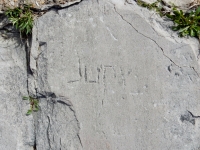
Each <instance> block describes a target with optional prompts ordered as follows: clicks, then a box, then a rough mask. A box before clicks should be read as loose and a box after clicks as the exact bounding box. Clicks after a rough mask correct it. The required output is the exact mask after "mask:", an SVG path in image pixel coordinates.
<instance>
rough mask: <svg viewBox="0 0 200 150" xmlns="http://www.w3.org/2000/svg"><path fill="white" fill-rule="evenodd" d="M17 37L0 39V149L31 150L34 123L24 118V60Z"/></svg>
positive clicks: (25, 83) (25, 91)
mask: <svg viewBox="0 0 200 150" xmlns="http://www.w3.org/2000/svg"><path fill="white" fill-rule="evenodd" d="M25 56H26V55H25V50H24V46H23V44H20V39H19V35H12V38H11V39H5V38H3V37H0V101H1V104H0V114H1V115H0V116H1V117H0V149H1V150H32V149H33V145H34V139H35V137H34V122H33V117H32V116H26V112H27V110H28V109H29V107H30V105H29V102H28V101H23V100H22V97H23V96H27V95H28V93H27V71H26V57H25Z"/></svg>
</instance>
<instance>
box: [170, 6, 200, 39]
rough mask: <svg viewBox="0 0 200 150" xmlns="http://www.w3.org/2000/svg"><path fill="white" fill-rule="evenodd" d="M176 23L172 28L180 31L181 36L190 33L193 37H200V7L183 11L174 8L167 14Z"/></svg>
mask: <svg viewBox="0 0 200 150" xmlns="http://www.w3.org/2000/svg"><path fill="white" fill-rule="evenodd" d="M166 16H167V17H168V18H170V19H171V20H172V21H173V22H174V23H175V25H174V26H173V27H172V30H174V31H178V33H179V35H180V36H187V35H190V36H191V37H198V38H199V35H200V7H198V8H197V9H196V10H193V11H190V12H186V13H183V11H182V10H177V9H176V8H173V11H172V13H171V14H166Z"/></svg>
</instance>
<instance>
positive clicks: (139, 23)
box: [30, 0, 200, 150]
mask: <svg viewBox="0 0 200 150" xmlns="http://www.w3.org/2000/svg"><path fill="white" fill-rule="evenodd" d="M58 27H59V28H58ZM165 30H169V31H165ZM32 42H33V44H32V49H31V53H32V54H31V69H32V71H33V72H34V75H35V77H36V80H35V81H34V82H36V84H35V85H36V88H37V92H38V93H42V95H45V96H46V95H48V94H45V93H48V92H50V93H55V95H59V96H63V97H65V98H68V100H69V101H70V102H71V104H72V105H73V108H74V112H76V117H74V119H75V118H76V119H75V120H76V121H75V123H74V124H73V125H74V129H73V131H74V132H73V134H74V137H75V142H73V143H76V144H77V145H79V146H80V145H81V143H82V148H80V149H84V150H89V149H95V150H116V149H119V150H132V149H136V150H140V149H145V150H152V149H154V150H168V149H170V150H177V149H181V150H197V149H199V148H200V143H199V141H200V134H199V133H200V118H199V117H198V115H199V114H200V101H199V97H200V94H199V87H200V78H199V73H200V69H199V64H198V55H199V47H198V41H197V40H195V39H180V38H178V37H177V35H176V34H175V33H172V32H171V31H170V29H169V28H167V27H166V25H165V22H163V21H162V20H161V19H157V18H156V16H155V15H153V14H150V13H149V11H148V10H146V9H142V8H140V7H138V6H137V5H135V4H132V5H129V4H127V3H126V4H124V3H123V2H122V1H116V0H112V1H107V0H105V1H103V0H102V1H92V0H90V1H83V2H81V3H80V4H79V5H76V6H73V7H70V8H68V9H62V10H57V11H50V12H48V13H46V14H45V15H44V16H42V17H41V18H39V19H38V20H37V21H36V23H35V28H34V32H33V41H32ZM30 82H32V81H30ZM30 91H31V90H30ZM59 96H54V98H57V99H59ZM47 97H48V96H47ZM41 102H42V105H44V104H43V103H45V105H47V104H46V102H43V100H42V99H41ZM56 105H57V106H56V107H57V108H56V112H53V109H52V107H53V106H48V107H45V108H46V109H45V108H44V107H42V108H41V112H43V113H42V115H40V116H41V119H40V120H41V121H40V122H41V123H39V124H41V126H42V127H39V128H38V129H36V132H37V133H38V134H39V133H40V131H43V129H45V131H46V130H48V131H51V130H49V125H50V126H51V129H54V128H55V129H54V131H53V132H48V133H49V134H50V133H51V134H52V135H51V136H49V135H47V136H46V135H45V137H43V138H42V142H41V141H40V140H41V137H40V136H39V137H37V135H36V144H37V147H38V148H37V150H43V149H48V146H47V145H52V144H53V145H54V146H55V147H56V146H58V145H57V144H59V143H57V142H55V141H59V138H61V136H60V137H59V134H60V133H61V131H60V130H59V131H58V133H59V134H58V135H56V131H57V129H59V127H57V125H59V124H61V122H62V120H63V121H64V123H63V126H62V129H63V131H65V130H64V129H65V128H66V130H67V126H65V125H66V124H67V122H68V121H66V120H68V119H66V120H65V118H67V117H68V116H69V117H70V118H73V117H72V116H73V113H72V112H70V110H69V108H67V107H64V106H62V105H60V104H59V105H58V103H56ZM69 106H70V105H69ZM62 107H64V108H62ZM59 109H61V111H59ZM45 112H46V113H45ZM65 112H67V114H65ZM52 113H55V114H54V115H53V116H52ZM47 114H51V115H49V116H48V115H47ZM56 114H59V118H61V119H56V118H57V117H56V116H57V115H56ZM47 116H48V117H49V118H50V119H49V120H48V117H47ZM62 116H63V117H64V118H63V117H62ZM43 119H44V120H45V123H42V121H43ZM48 121H49V122H48ZM56 123H57V124H56ZM42 124H44V125H42ZM78 124H79V125H80V126H79V125H78ZM53 126H54V127H53ZM79 129H80V130H79ZM67 133H68V131H67V132H66V133H64V134H63V136H64V135H65V136H66V137H62V142H63V141H65V142H68V141H69V140H68V139H67ZM69 133H71V132H70V130H69ZM41 134H42V135H44V133H41ZM77 135H78V136H77ZM55 136H56V140H55V141H53V139H54V138H52V137H55ZM46 137H50V140H49V139H48V138H46ZM78 137H79V138H80V140H78ZM65 139H66V140H65ZM65 142H64V143H65ZM48 143H50V144H48ZM43 147H45V148H43ZM58 147H59V146H58ZM74 147H75V148H74ZM73 148H74V149H76V148H77V146H76V145H74V144H73ZM51 149H54V148H51ZM63 149H65V148H63Z"/></svg>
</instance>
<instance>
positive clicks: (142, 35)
mask: <svg viewBox="0 0 200 150" xmlns="http://www.w3.org/2000/svg"><path fill="white" fill-rule="evenodd" d="M113 5H114V10H115V12H116V13H117V14H118V15H119V16H120V17H121V19H122V20H124V21H125V22H126V23H128V24H129V25H130V26H131V27H132V28H133V29H134V30H135V31H136V32H137V33H139V34H141V35H142V36H144V37H146V38H147V39H149V40H151V41H153V42H154V43H155V44H156V45H157V46H158V47H159V48H160V50H161V51H162V53H163V55H164V56H165V57H166V58H167V59H168V60H169V61H170V62H171V63H173V64H174V65H175V66H177V67H178V68H182V67H188V68H191V69H192V70H193V71H194V72H195V73H196V74H197V76H198V77H200V75H199V74H198V72H197V71H196V70H195V68H194V67H191V66H179V65H178V64H176V63H175V62H174V61H173V60H172V59H171V58H170V57H169V56H167V55H166V54H165V52H164V50H163V48H162V47H161V46H160V45H159V44H158V43H157V42H156V41H155V40H153V39H152V38H150V37H148V36H146V35H144V34H143V33H141V32H139V31H138V30H137V29H136V28H135V27H134V26H133V25H132V24H131V23H130V22H128V21H127V20H126V19H124V17H123V16H122V15H121V14H120V13H119V12H118V11H117V9H116V7H115V4H113ZM184 46H185V45H184Z"/></svg>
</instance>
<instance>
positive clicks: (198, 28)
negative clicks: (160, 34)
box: [137, 0, 200, 39]
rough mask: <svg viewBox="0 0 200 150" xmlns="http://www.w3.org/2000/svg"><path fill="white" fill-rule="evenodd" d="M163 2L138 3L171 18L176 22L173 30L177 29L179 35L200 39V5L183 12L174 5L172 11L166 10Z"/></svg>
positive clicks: (138, 0)
mask: <svg viewBox="0 0 200 150" xmlns="http://www.w3.org/2000/svg"><path fill="white" fill-rule="evenodd" d="M161 3H162V1H161V0H159V1H156V2H154V3H152V4H148V3H145V2H143V1H141V0H137V4H138V5H140V6H142V7H146V8H148V9H150V10H152V9H153V10H155V11H156V12H158V13H159V15H160V16H161V17H162V16H165V17H167V18H169V19H171V20H172V21H173V22H174V26H172V30H174V31H177V32H178V34H179V36H181V37H184V36H191V37H197V38H199V39H200V7H198V8H196V9H194V10H188V11H187V12H183V11H182V10H179V9H178V8H177V7H176V6H175V5H173V6H172V9H171V11H165V10H164V8H163V7H162V4H161Z"/></svg>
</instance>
